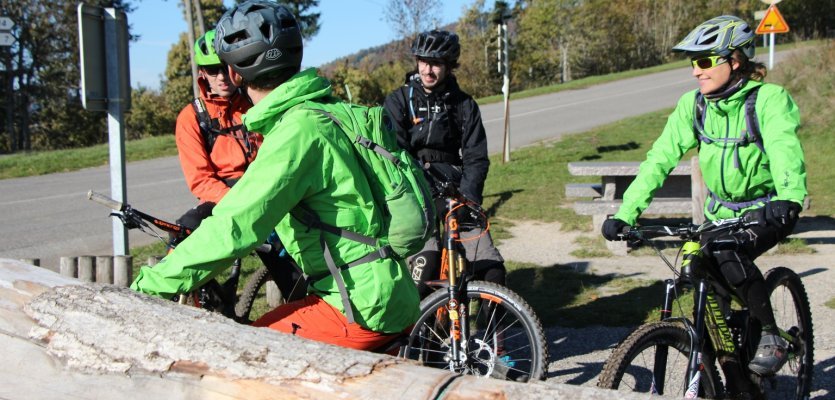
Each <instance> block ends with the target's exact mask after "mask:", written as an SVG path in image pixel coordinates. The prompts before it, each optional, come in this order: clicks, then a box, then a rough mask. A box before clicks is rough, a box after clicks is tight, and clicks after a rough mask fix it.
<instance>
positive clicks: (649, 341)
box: [597, 322, 723, 399]
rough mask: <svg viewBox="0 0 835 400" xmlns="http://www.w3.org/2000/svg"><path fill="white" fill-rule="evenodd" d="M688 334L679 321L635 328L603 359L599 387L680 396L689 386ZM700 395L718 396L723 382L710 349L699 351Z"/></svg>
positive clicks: (708, 397)
mask: <svg viewBox="0 0 835 400" xmlns="http://www.w3.org/2000/svg"><path fill="white" fill-rule="evenodd" d="M690 351H691V346H690V334H689V333H688V332H687V330H686V329H685V328H684V326H683V325H682V324H680V323H676V322H653V323H649V324H646V325H643V326H641V327H639V328H638V329H636V330H635V331H634V332H632V334H630V335H629V337H627V338H626V340H624V341H623V342H621V343H620V344H619V345H618V347H616V348H615V350H614V351H613V352H612V355H611V356H609V359H608V360H606V364H605V365H604V366H603V372H601V373H600V378H599V381H598V383H597V386H598V387H601V388H605V389H614V390H618V391H624V392H640V393H649V394H659V395H664V394H668V395H676V396H681V395H683V394H684V393H685V391H686V390H687V388H688V381H687V376H686V375H687V364H688V362H689V356H690ZM698 376H699V392H698V393H699V397H701V398H706V399H715V398H719V397H721V394H722V391H723V389H722V382H721V378H720V376H719V373H718V371H717V369H716V363H715V362H714V358H713V356H712V354H711V353H710V352H703V353H702V368H701V370H700V371H699V375H698Z"/></svg>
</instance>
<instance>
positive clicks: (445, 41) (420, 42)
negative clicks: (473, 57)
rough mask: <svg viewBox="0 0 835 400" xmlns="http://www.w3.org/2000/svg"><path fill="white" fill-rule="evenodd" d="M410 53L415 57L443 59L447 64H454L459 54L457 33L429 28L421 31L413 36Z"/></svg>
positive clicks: (456, 62) (459, 46)
mask: <svg viewBox="0 0 835 400" xmlns="http://www.w3.org/2000/svg"><path fill="white" fill-rule="evenodd" d="M412 54H414V55H415V57H421V58H434V59H439V60H444V61H445V62H446V63H447V64H449V65H452V66H456V65H457V64H458V56H459V55H461V45H460V44H459V43H458V35H456V34H454V33H452V32H447V31H437V30H431V31H428V32H422V33H421V34H419V35H418V36H417V37H416V38H415V41H414V42H412Z"/></svg>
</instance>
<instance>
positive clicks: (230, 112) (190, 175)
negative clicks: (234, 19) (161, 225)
mask: <svg viewBox="0 0 835 400" xmlns="http://www.w3.org/2000/svg"><path fill="white" fill-rule="evenodd" d="M214 37H215V31H214V30H211V31H208V32H206V34H205V35H204V36H203V37H201V38H199V39H197V41H196V42H195V43H194V60H195V62H196V63H197V66H198V73H199V77H198V78H197V84H198V86H199V88H200V98H199V99H195V101H194V102H192V103H191V104H189V105H187V106H185V107H183V109H182V110H181V111H180V114H179V115H178V116H177V126H176V131H175V137H176V141H177V151H178V152H179V157H180V166H181V167H182V169H183V175H184V176H185V179H186V183H187V184H188V187H189V190H191V192H192V193H194V195H195V196H196V197H197V198H198V199H199V200H200V204H198V205H197V206H196V207H194V208H192V209H191V210H189V211H187V212H186V213H185V214H183V216H182V217H180V219H178V220H177V222H178V223H180V224H183V225H185V226H188V227H191V228H197V226H199V225H200V222H201V221H202V220H203V219H205V218H206V217H208V216H209V215H211V213H212V208H214V206H215V204H217V202H218V201H220V199H221V198H223V196H224V195H225V194H226V192H228V191H229V188H230V187H232V185H234V184H235V182H236V181H237V180H238V179H239V178H240V177H241V175H243V174H244V171H246V168H247V166H249V164H250V163H251V162H252V161H253V160H254V159H255V155H256V153H257V151H258V147H259V146H260V145H261V142H262V141H263V137H262V136H261V135H260V134H258V133H252V132H247V131H246V130H245V129H243V125H242V124H241V115H243V114H244V113H245V112H246V111H247V110H248V109H249V108H250V107H252V102H251V101H250V100H249V98H248V97H247V96H246V95H245V94H243V93H242V92H241V90H240V89H239V88H238V87H237V86H236V85H235V84H234V83H233V82H232V81H231V80H230V79H229V76H228V71H227V68H226V65H225V64H223V62H221V61H220V58H219V57H218V56H217V54H216V53H215V50H214V48H213V46H212V42H213V41H214Z"/></svg>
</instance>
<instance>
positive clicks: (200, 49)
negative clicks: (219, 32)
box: [194, 29, 222, 67]
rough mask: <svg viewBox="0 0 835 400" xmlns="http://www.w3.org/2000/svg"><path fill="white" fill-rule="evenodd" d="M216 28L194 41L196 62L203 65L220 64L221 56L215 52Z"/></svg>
mask: <svg viewBox="0 0 835 400" xmlns="http://www.w3.org/2000/svg"><path fill="white" fill-rule="evenodd" d="M214 41H215V30H214V29H212V30H210V31H208V32H206V34H205V35H203V36H202V37H201V38H200V39H197V41H195V42H194V62H195V63H197V65H199V66H201V67H203V66H206V65H220V64H222V63H221V62H220V57H218V56H217V53H215V47H214V45H213V44H214Z"/></svg>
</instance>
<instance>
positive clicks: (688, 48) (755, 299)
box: [602, 16, 806, 376]
mask: <svg viewBox="0 0 835 400" xmlns="http://www.w3.org/2000/svg"><path fill="white" fill-rule="evenodd" d="M754 40H755V35H754V32H753V31H752V30H751V27H750V26H749V25H748V24H747V23H745V21H743V20H741V19H739V18H737V17H733V16H720V17H716V18H713V19H711V20H708V21H706V22H704V23H702V24H701V25H699V26H698V27H696V28H695V29H694V30H693V31H691V32H690V33H689V34H688V35H687V37H685V38H684V39H683V40H682V41H681V42H679V43H678V44H677V45H675V47H673V51H676V52H683V53H685V54H686V55H687V56H689V57H690V59H691V62H692V65H693V77H694V78H696V79H697V81H698V84H699V89H697V90H696V91H693V92H688V93H685V94H684V95H683V96H682V97H681V98H680V99H679V101H678V104H677V106H676V108H675V110H674V111H673V113H672V114H671V115H670V117H669V118H668V120H667V124H666V126H665V127H664V131H663V132H662V133H661V136H660V137H659V138H658V139H657V140H656V141H655V143H654V144H653V146H652V149H650V151H649V152H648V153H647V159H646V161H644V162H643V163H642V164H641V167H640V170H639V172H638V175H637V176H636V178H635V181H634V182H633V183H632V184H631V185H630V186H629V188H628V189H627V191H626V192H625V193H624V195H623V204H622V205H621V207H620V209H619V210H618V212H617V214H615V216H614V217H613V218H612V219H609V220H606V221H605V222H604V224H603V229H602V230H603V232H602V233H603V236H604V237H605V238H606V239H608V240H617V239H618V234H619V233H621V232H623V230H624V228H626V227H628V226H629V225H633V224H635V222H636V220H637V218H638V217H639V216H640V215H641V213H642V212H643V211H644V210H645V209H646V207H647V206H648V205H649V203H650V201H651V200H652V196H653V194H654V193H655V191H656V190H657V189H658V188H659V187H661V185H662V183H663V182H664V180H665V179H666V178H667V175H668V174H669V173H670V171H671V170H672V169H673V168H674V167H675V166H676V165H677V164H678V162H679V160H680V159H681V157H682V156H683V155H684V154H685V153H686V152H687V151H688V150H691V149H693V148H698V149H699V166H700V168H701V170H702V175H703V177H704V181H705V185H706V186H707V189H708V197H707V199H706V201H705V206H704V213H705V216H706V217H707V219H709V220H717V219H724V218H733V217H738V216H740V215H742V214H743V213H748V212H750V213H754V216H755V217H756V220H757V221H758V222H759V223H758V225H757V226H753V227H750V228H749V229H746V230H745V231H744V232H741V233H735V234H729V233H724V234H723V236H726V237H725V238H722V237H719V238H718V239H717V236H716V235H713V236H710V237H708V235H704V236H703V237H702V244H703V245H704V244H705V243H707V242H711V241H716V240H718V241H722V240H732V241H736V242H737V243H742V245H741V246H740V250H738V251H734V250H714V251H713V252H712V255H713V256H714V258H715V260H716V262H717V264H718V265H719V267H720V270H721V271H722V274H723V275H724V277H725V279H727V281H728V282H729V283H730V284H731V285H732V286H733V287H734V288H735V290H736V291H737V294H738V295H739V296H740V298H742V299H744V300H745V302H746V304H747V305H748V307H749V310H750V312H751V315H753V316H754V317H755V318H757V319H758V320H759V321H760V322H761V323H762V327H763V328H762V329H763V332H762V336H761V338H760V342H759V347H758V349H757V354H756V356H755V357H754V359H753V360H752V361H751V363H750V364H749V368H750V370H751V371H754V372H755V373H758V374H760V375H764V376H768V375H773V374H774V373H776V372H777V371H779V370H780V368H781V367H782V366H783V364H784V363H785V361H786V357H787V355H786V346H787V343H786V341H785V340H784V339H782V338H781V337H780V336H779V335H778V331H777V327H776V324H775V322H774V315H773V311H772V309H771V305H770V303H769V297H768V293H767V290H766V287H765V282H764V280H763V275H762V273H761V272H760V271H759V269H757V267H756V266H755V265H754V264H753V260H754V259H756V258H757V257H758V256H760V255H761V254H763V253H764V252H765V251H767V250H768V249H770V248H771V247H773V246H775V245H776V244H777V243H778V242H780V241H781V240H783V239H784V238H785V237H786V236H788V235H789V234H790V233H791V232H792V230H793V229H794V226H795V223H796V222H797V219H798V213H799V212H800V209H801V204H802V203H803V199H804V197H805V196H806V168H805V165H804V160H803V150H802V148H801V146H800V141H799V139H798V137H797V128H798V126H799V124H800V116H799V110H798V108H797V105H796V104H795V102H794V101H793V100H792V98H791V96H789V94H788V93H787V92H786V91H785V89H783V88H782V87H780V86H777V85H773V84H767V83H762V80H763V78H764V77H765V75H766V68H765V66H764V65H763V64H762V63H759V62H756V61H754V60H752V58H753V56H754V47H755V46H754ZM699 95H701V96H703V98H704V100H700V101H699V102H698V103H699V104H703V105H704V108H703V111H702V112H700V113H698V112H697V111H696V110H697V97H698V96H699ZM748 96H757V97H756V98H755V99H756V103H755V107H754V109H755V113H756V118H755V119H754V120H755V121H757V122H758V124H759V137H757V136H756V132H755V131H756V127H751V128H749V127H747V126H746V117H745V115H746V111H745V100H746V98H748ZM699 114H702V115H703V118H699V116H698V115H699ZM697 119H699V120H702V121H704V122H703V128H702V123H701V122H699V123H694V121H696V120H697ZM697 131H698V132H697ZM752 131H754V132H753V133H752ZM727 236H733V237H727Z"/></svg>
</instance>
